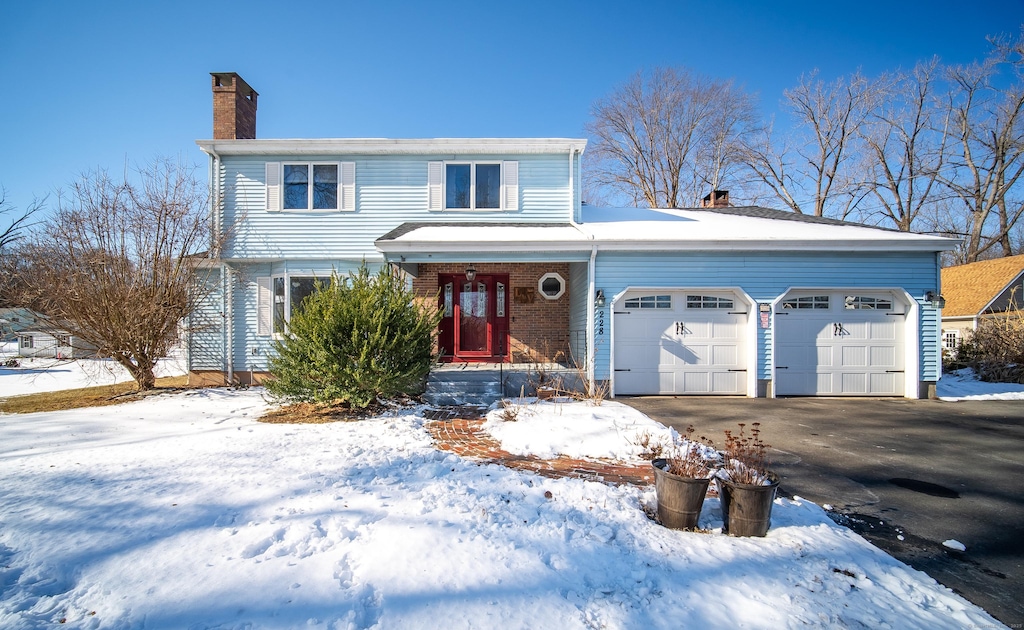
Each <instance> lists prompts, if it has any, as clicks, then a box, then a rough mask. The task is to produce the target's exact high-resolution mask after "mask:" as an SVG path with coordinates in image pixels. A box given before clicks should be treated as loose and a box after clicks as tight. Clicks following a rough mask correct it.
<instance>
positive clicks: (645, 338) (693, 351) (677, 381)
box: [613, 290, 749, 395]
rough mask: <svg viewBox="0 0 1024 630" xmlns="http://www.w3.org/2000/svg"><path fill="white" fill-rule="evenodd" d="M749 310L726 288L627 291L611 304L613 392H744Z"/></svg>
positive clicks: (737, 393)
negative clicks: (746, 331)
mask: <svg viewBox="0 0 1024 630" xmlns="http://www.w3.org/2000/svg"><path fill="white" fill-rule="evenodd" d="M748 310H749V308H748V307H747V304H746V302H744V301H741V300H740V299H739V298H738V296H736V295H735V294H734V293H732V292H726V291H706V290H700V291H676V290H672V291H630V292H627V293H626V294H625V295H624V296H623V298H621V299H620V300H619V301H618V302H616V304H615V313H614V315H613V317H614V318H615V319H614V334H615V358H614V362H615V364H614V366H613V367H614V370H615V393H616V394H623V395H626V394H732V395H741V394H746V392H747V386H746V383H747V370H746V368H747V366H746V352H745V350H744V349H745V347H746V343H747V342H746V334H745V324H746V322H747V312H748Z"/></svg>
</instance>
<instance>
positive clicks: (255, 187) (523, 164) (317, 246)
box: [220, 154, 573, 261]
mask: <svg viewBox="0 0 1024 630" xmlns="http://www.w3.org/2000/svg"><path fill="white" fill-rule="evenodd" d="M453 157H454V158H456V159H472V160H476V161H486V160H495V161H499V160H502V159H509V158H511V159H514V160H516V161H518V162H519V210H517V211H511V212H506V211H478V212H431V211H429V210H427V163H428V162H430V161H437V160H444V159H452V158H453ZM293 160H294V159H293V158H290V157H289V156H283V155H271V156H265V157H259V158H251V157H236V156H228V157H224V158H222V161H221V174H220V177H221V181H222V183H223V189H222V197H223V226H224V228H225V229H226V230H228V232H229V234H230V242H229V244H228V246H227V247H226V248H225V250H224V256H225V257H226V258H229V259H232V258H233V259H244V258H250V259H253V258H254V259H267V258H279V259H284V258H306V259H315V258H320V259H337V258H342V259H356V260H362V259H364V258H365V259H366V260H368V261H379V260H382V256H381V255H380V254H379V253H378V252H377V251H376V249H375V247H374V241H375V240H376V239H377V238H379V237H380V236H383V235H384V234H386V233H387V232H389V231H391V230H392V229H394V228H396V227H398V226H399V225H401V224H402V223H406V222H457V221H471V222H493V223H505V222H561V223H567V222H569V221H570V219H571V217H572V216H573V199H572V195H571V191H570V189H569V160H568V155H557V154H556V155H517V156H475V155H474V156H451V155H446V156H363V157H360V156H351V155H333V156H316V157H309V158H307V157H303V158H302V160H303V161H309V162H339V161H354V162H355V164H356V210H355V211H354V212H340V211H339V212H327V213H323V212H301V211H299V212H297V211H283V212H270V211H267V210H266V186H265V181H264V180H265V177H266V174H265V165H266V163H267V162H288V161H293Z"/></svg>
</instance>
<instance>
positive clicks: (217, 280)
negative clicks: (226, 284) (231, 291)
mask: <svg viewBox="0 0 1024 630" xmlns="http://www.w3.org/2000/svg"><path fill="white" fill-rule="evenodd" d="M196 282H197V284H198V286H199V287H200V288H199V289H198V290H199V291H202V292H203V293H204V294H205V295H204V296H203V299H202V300H201V301H200V302H199V305H198V307H197V308H196V309H195V310H193V311H192V313H190V314H189V316H188V323H187V326H188V333H189V335H188V344H189V345H188V359H189V369H190V370H223V369H224V367H225V366H224V357H225V353H224V293H223V290H222V289H223V283H222V281H221V274H220V270H219V269H201V270H199V271H198V272H197V276H196Z"/></svg>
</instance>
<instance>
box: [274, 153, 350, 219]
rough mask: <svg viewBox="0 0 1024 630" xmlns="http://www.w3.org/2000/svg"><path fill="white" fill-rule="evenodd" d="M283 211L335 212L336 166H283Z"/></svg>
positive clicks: (336, 204) (336, 200)
mask: <svg viewBox="0 0 1024 630" xmlns="http://www.w3.org/2000/svg"><path fill="white" fill-rule="evenodd" d="M282 181H283V183H284V209H285V210H337V209H338V165H337V164H285V165H284V177H283V178H282Z"/></svg>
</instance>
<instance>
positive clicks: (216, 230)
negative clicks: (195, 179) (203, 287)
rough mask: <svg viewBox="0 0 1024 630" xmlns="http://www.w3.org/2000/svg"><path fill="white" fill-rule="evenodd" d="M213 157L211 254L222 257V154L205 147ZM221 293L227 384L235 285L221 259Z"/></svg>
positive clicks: (231, 355)
mask: <svg viewBox="0 0 1024 630" xmlns="http://www.w3.org/2000/svg"><path fill="white" fill-rule="evenodd" d="M203 151H205V152H206V153H207V154H208V155H210V157H212V158H213V161H212V162H211V166H210V175H209V177H210V190H211V191H212V192H211V195H210V197H211V201H210V203H211V204H212V207H211V208H210V224H211V225H210V229H211V231H212V234H211V240H210V255H211V257H212V258H214V259H220V258H221V238H222V237H223V234H222V233H221V216H220V213H221V186H220V154H219V153H217V151H216V149H213V148H210V149H209V150H207V149H203ZM220 270H221V295H223V296H224V298H223V307H224V333H225V339H224V354H225V355H226V357H225V358H226V363H227V365H226V367H227V384H228V385H231V384H232V383H234V381H235V358H234V354H235V330H234V308H233V304H234V287H233V284H232V282H231V267H229V266H228V264H227V263H225V262H223V261H221V263H220Z"/></svg>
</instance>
